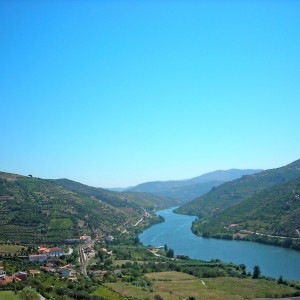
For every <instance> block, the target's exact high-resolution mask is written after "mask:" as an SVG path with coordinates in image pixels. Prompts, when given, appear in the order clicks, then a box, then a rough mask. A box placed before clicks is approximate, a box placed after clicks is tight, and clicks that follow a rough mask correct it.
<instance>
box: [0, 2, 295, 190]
mask: <svg viewBox="0 0 300 300" xmlns="http://www.w3.org/2000/svg"><path fill="white" fill-rule="evenodd" d="M0 34H1V47H0V114H1V117H0V126H1V147H0V170H2V171H6V172H13V173H19V174H24V175H27V174H32V175H33V176H37V177H42V178H62V177H66V178H70V179H73V180H76V181H80V182H83V183H86V184H89V185H93V186H102V187H116V186H129V185H135V184H138V183H141V182H145V181H152V180H167V179H184V178H191V177H194V176H198V175H201V174H203V173H205V172H209V171H214V170H217V169H230V168H263V169H267V168H275V167H279V166H282V165H285V164H287V163H289V162H292V161H294V160H296V159H299V158H300V155H299V149H300V138H299V133H300V84H299V82H300V55H299V53H300V2H299V1H275V0H274V1H155V0H153V1H8V0H7V1H3V0H2V1H0Z"/></svg>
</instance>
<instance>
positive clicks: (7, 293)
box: [0, 291, 20, 300]
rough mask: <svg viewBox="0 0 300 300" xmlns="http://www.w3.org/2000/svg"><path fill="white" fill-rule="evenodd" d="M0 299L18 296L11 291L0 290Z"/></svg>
mask: <svg viewBox="0 0 300 300" xmlns="http://www.w3.org/2000/svg"><path fill="white" fill-rule="evenodd" d="M0 300H20V298H19V297H18V296H17V295H15V294H14V292H11V291H3V292H0Z"/></svg>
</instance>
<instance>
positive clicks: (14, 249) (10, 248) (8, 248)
mask: <svg viewBox="0 0 300 300" xmlns="http://www.w3.org/2000/svg"><path fill="white" fill-rule="evenodd" d="M23 250H24V251H26V250H27V247H25V246H18V245H9V244H3V245H1V244H0V253H1V254H6V253H10V254H14V253H18V252H20V251H23Z"/></svg>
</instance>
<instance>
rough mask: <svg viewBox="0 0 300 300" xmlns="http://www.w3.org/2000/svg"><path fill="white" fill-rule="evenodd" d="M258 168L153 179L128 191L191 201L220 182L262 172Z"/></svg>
mask: <svg viewBox="0 0 300 300" xmlns="http://www.w3.org/2000/svg"><path fill="white" fill-rule="evenodd" d="M261 171H262V170H258V169H246V170H240V169H231V170H218V171H214V172H210V173H206V174H203V175H201V176H198V177H194V178H191V179H185V180H173V181H153V182H146V183H142V184H139V185H137V186H135V187H131V188H129V189H127V190H126V191H128V192H146V193H152V194H155V195H161V196H165V197H170V198H174V199H178V200H180V201H181V202H182V203H185V202H188V201H191V200H193V199H195V198H197V197H199V196H201V195H203V194H205V193H207V192H209V191H210V190H211V188H213V187H217V186H219V185H220V184H222V183H224V182H227V181H231V180H234V179H237V178H240V177H241V176H243V175H248V174H254V173H258V172H261Z"/></svg>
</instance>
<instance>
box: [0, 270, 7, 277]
mask: <svg viewBox="0 0 300 300" xmlns="http://www.w3.org/2000/svg"><path fill="white" fill-rule="evenodd" d="M5 276H6V272H5V271H4V269H3V268H0V278H4V277H5Z"/></svg>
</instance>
